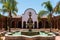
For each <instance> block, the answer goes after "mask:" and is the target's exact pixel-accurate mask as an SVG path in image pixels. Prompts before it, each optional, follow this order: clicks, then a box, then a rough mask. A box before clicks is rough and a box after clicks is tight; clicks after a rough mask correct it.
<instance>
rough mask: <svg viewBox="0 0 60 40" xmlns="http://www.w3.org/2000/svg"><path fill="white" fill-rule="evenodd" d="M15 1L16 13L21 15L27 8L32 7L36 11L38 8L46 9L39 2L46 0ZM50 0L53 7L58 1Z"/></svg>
mask: <svg viewBox="0 0 60 40" xmlns="http://www.w3.org/2000/svg"><path fill="white" fill-rule="evenodd" d="M16 1H17V2H18V4H17V8H18V12H17V15H22V14H23V13H24V11H25V10H26V9H27V8H33V9H34V10H35V11H36V12H37V13H38V12H39V11H40V10H46V9H45V8H44V6H42V5H41V4H42V3H43V2H46V1H48V0H16ZM50 1H51V4H52V5H53V7H55V6H56V4H57V3H58V1H60V0H50ZM0 8H1V4H0Z"/></svg>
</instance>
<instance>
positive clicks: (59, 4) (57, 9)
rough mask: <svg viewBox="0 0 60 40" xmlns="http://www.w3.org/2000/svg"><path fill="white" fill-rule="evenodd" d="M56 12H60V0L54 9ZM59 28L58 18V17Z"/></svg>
mask: <svg viewBox="0 0 60 40" xmlns="http://www.w3.org/2000/svg"><path fill="white" fill-rule="evenodd" d="M53 11H54V12H55V13H56V14H60V1H59V2H58V3H57V5H56V7H55V8H54V10H53ZM57 30H58V18H57Z"/></svg>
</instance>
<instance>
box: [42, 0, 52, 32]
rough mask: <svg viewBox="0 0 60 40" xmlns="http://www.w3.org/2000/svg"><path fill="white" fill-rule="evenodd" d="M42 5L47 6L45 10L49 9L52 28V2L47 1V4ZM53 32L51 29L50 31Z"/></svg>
mask: <svg viewBox="0 0 60 40" xmlns="http://www.w3.org/2000/svg"><path fill="white" fill-rule="evenodd" d="M42 5H45V8H47V10H48V12H49V18H50V26H51V28H52V23H51V20H52V14H53V7H52V4H51V3H50V1H47V2H43V4H42ZM50 31H51V29H50Z"/></svg>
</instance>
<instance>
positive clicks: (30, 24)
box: [27, 12, 33, 32]
mask: <svg viewBox="0 0 60 40" xmlns="http://www.w3.org/2000/svg"><path fill="white" fill-rule="evenodd" d="M32 22H33V21H32V18H31V12H29V19H28V23H27V26H28V27H29V32H32V26H33V23H32Z"/></svg>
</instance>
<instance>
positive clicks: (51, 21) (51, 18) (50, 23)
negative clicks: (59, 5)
mask: <svg viewBox="0 0 60 40" xmlns="http://www.w3.org/2000/svg"><path fill="white" fill-rule="evenodd" d="M51 29H52V13H51V12H50V32H51Z"/></svg>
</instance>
